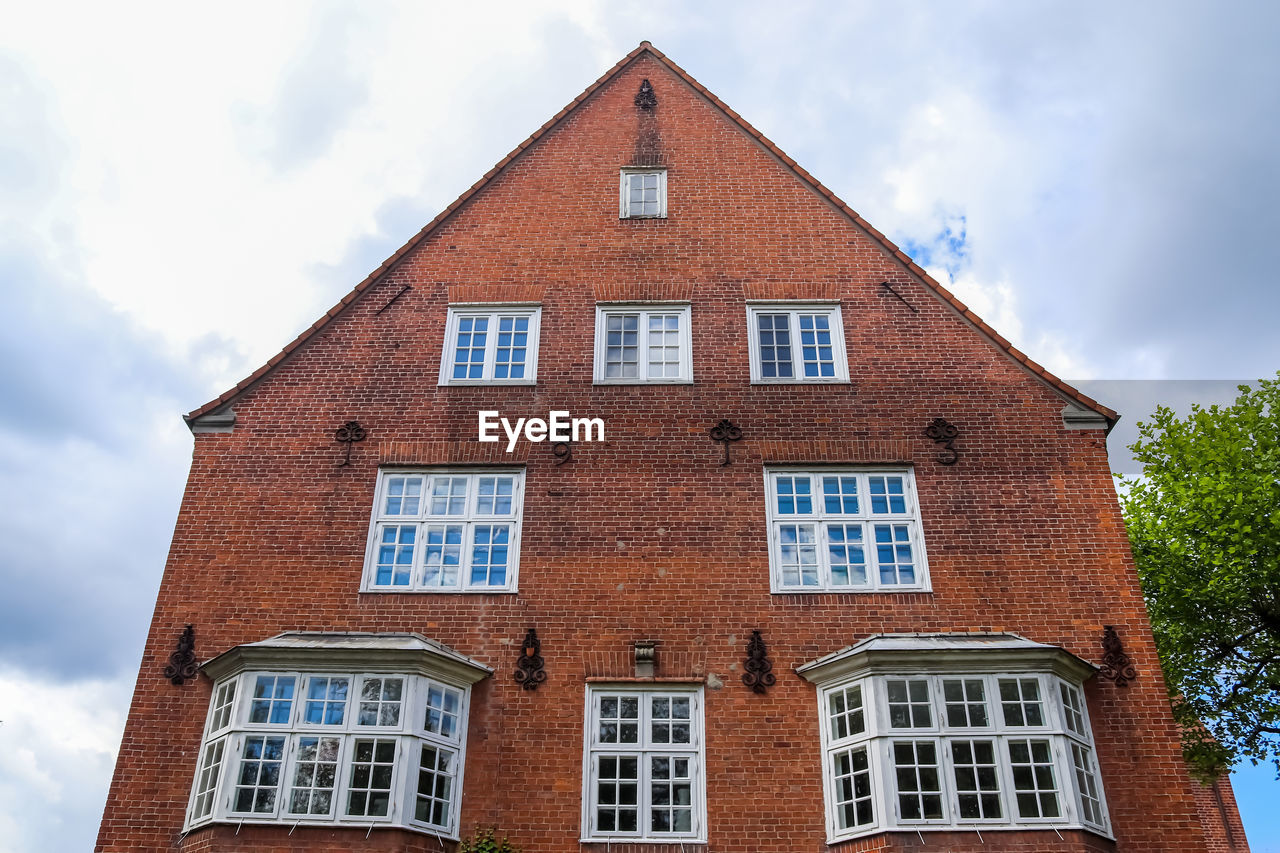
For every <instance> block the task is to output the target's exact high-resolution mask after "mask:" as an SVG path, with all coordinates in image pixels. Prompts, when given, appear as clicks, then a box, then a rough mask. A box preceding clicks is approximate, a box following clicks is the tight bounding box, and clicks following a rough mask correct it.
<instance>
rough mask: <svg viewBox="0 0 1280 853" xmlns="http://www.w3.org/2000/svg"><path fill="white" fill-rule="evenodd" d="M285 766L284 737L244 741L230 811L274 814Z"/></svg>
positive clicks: (258, 736) (256, 737) (251, 738)
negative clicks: (282, 767)
mask: <svg viewBox="0 0 1280 853" xmlns="http://www.w3.org/2000/svg"><path fill="white" fill-rule="evenodd" d="M283 764H284V737H283V736H267V735H252V736H248V737H246V738H245V739H244V751H243V752H242V753H241V757H240V768H239V771H238V773H237V777H236V778H237V782H236V788H235V793H234V796H233V798H232V806H231V808H232V810H233V811H237V812H249V813H253V814H274V813H275V810H276V794H277V792H278V790H279V787H280V768H281V765H283Z"/></svg>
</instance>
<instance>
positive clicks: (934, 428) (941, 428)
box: [924, 418, 960, 465]
mask: <svg viewBox="0 0 1280 853" xmlns="http://www.w3.org/2000/svg"><path fill="white" fill-rule="evenodd" d="M924 434H925V435H927V436H928V437H929V438H931V439H933V441H934V443H935V444H941V445H942V447H943V450H942V455H940V456H939V457H938V464H939V465H954V464H956V460H957V459H959V458H960V452H959V451H958V450H956V449H955V447H954V446H952V442H953V441H955V440H956V436H957V435H959V434H960V429H959V428H958V427H956V426H955V425H954V424H949V423H947V421H946V420H945V419H944V418H934V419H933V423H931V424H929V425H928V426H927V427H925V428H924Z"/></svg>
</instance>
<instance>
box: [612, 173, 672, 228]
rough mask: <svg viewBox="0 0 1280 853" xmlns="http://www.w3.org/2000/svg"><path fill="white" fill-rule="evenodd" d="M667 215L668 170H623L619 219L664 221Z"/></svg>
mask: <svg viewBox="0 0 1280 853" xmlns="http://www.w3.org/2000/svg"><path fill="white" fill-rule="evenodd" d="M666 215H667V170H666V169H646V168H626V169H623V170H622V180H621V191H620V193H619V200H618V218H619V219H662V218H664V217H666Z"/></svg>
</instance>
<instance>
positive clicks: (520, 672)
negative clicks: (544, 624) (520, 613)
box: [515, 628, 547, 690]
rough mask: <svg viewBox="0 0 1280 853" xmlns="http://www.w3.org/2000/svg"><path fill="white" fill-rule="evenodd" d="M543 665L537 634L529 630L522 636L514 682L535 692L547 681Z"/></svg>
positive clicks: (531, 629)
mask: <svg viewBox="0 0 1280 853" xmlns="http://www.w3.org/2000/svg"><path fill="white" fill-rule="evenodd" d="M545 665H546V661H544V660H543V659H542V643H541V642H539V640H538V632H537V631H535V630H534V629H533V628H530V629H529V632H528V633H527V634H525V635H524V645H522V646H521V647H520V659H519V660H517V661H516V671H515V678H516V682H517V683H519V685H520V686H521V687H523V688H524V689H525V690H537V689H538V685H539V684H541V683H542V682H544V681H546V680H547V672H546V670H545V669H543V667H544V666H545Z"/></svg>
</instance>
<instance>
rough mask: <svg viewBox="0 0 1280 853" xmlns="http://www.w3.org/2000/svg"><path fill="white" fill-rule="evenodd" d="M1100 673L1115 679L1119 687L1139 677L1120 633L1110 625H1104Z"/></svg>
mask: <svg viewBox="0 0 1280 853" xmlns="http://www.w3.org/2000/svg"><path fill="white" fill-rule="evenodd" d="M1098 675H1099V676H1101V677H1102V678H1105V679H1107V680H1108V681H1114V682H1115V683H1116V686H1117V687H1124V686H1125V685H1127V684H1128V683H1129V682H1130V681H1133V680H1134V679H1135V678H1137V677H1138V670H1137V669H1136V668H1135V667H1134V665H1133V661H1131V660H1129V656H1128V655H1127V654H1125V652H1124V644H1123V643H1121V642H1120V635H1119V634H1117V633H1116V629H1115V628H1113V627H1112V626H1110V625H1104V626H1103V627H1102V668H1101V669H1100V670H1098Z"/></svg>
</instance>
